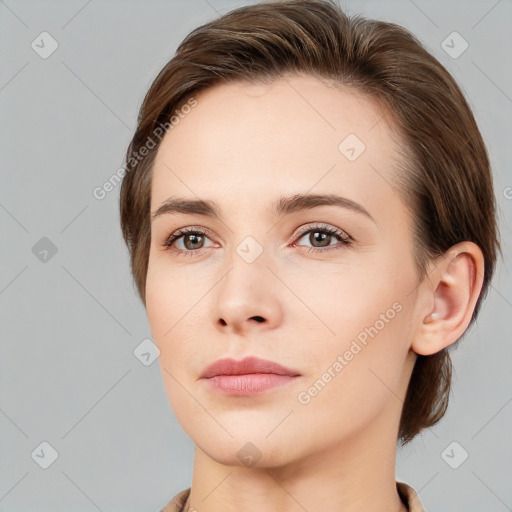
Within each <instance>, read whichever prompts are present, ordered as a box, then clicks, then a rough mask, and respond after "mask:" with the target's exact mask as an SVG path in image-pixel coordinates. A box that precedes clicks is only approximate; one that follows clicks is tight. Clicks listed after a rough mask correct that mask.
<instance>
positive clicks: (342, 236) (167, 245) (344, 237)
mask: <svg viewBox="0 0 512 512" xmlns="http://www.w3.org/2000/svg"><path fill="white" fill-rule="evenodd" d="M310 232H319V233H325V234H328V235H332V236H334V237H336V238H337V239H338V240H339V241H340V242H341V247H340V246H334V247H331V246H327V247H308V248H307V249H308V252H311V251H313V252H317V253H323V252H327V251H331V250H336V249H340V248H344V247H350V246H351V245H352V243H353V241H354V239H353V238H352V237H351V236H350V235H348V234H347V233H345V232H344V231H341V230H340V229H336V228H331V227H329V226H325V225H317V226H307V227H305V228H304V229H302V230H300V231H299V233H297V235H296V240H297V241H298V240H300V239H301V238H302V237H303V236H304V235H305V234H307V233H310ZM190 234H192V235H200V236H207V232H206V231H203V230H202V229H199V228H183V229H180V230H178V232H176V233H173V234H172V235H171V236H169V237H168V238H167V239H166V240H165V241H164V243H163V244H162V245H163V247H164V249H165V250H166V251H171V252H174V253H176V254H179V255H181V254H183V255H184V256H195V255H197V254H198V253H199V251H200V250H201V249H204V248H201V249H195V250H187V251H185V250H183V249H176V248H174V247H173V243H174V242H175V241H177V240H179V239H180V238H182V237H183V236H185V235H190ZM292 246H293V247H296V242H294V243H293V244H292ZM301 247H302V246H301Z"/></svg>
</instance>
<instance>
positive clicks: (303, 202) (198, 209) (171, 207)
mask: <svg viewBox="0 0 512 512" xmlns="http://www.w3.org/2000/svg"><path fill="white" fill-rule="evenodd" d="M317 206H339V207H341V208H345V209H348V210H351V211H353V212H355V213H359V214H361V215H364V216H366V217H368V218H369V219H370V220H372V221H373V222H374V223H375V224H377V222H376V221H375V219H374V218H373V217H372V216H371V215H370V213H369V212H368V211H367V210H366V208H364V207H363V206H362V205H360V204H359V203H356V202H355V201H352V200H351V199H347V198H346V197H341V196H338V195H336V194H295V195H293V196H290V197H281V198H279V199H278V200H277V201H276V202H275V203H273V205H272V212H273V213H274V215H276V216H281V215H287V214H289V213H293V212H298V211H304V210H311V209H313V208H316V207H317ZM177 213H178V214H179V213H182V214H196V215H204V216H207V217H216V218H218V219H221V217H222V215H221V209H220V207H219V206H218V204H217V203H216V202H215V201H211V200H203V199H187V198H181V197H170V198H169V199H166V200H165V201H164V202H163V203H162V204H161V205H160V206H159V208H158V209H157V210H156V211H154V212H153V213H152V215H151V217H152V221H153V220H154V219H155V218H156V217H159V216H160V215H164V214H177Z"/></svg>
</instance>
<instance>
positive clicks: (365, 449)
mask: <svg viewBox="0 0 512 512" xmlns="http://www.w3.org/2000/svg"><path fill="white" fill-rule="evenodd" d="M389 414H390V411H389V410H388V411H387V412H386V411H383V413H382V414H381V416H380V417H378V418H376V420H375V421H374V422H372V424H371V425H370V427H368V428H367V429H366V431H364V432H357V433H356V434H354V435H352V436H351V437H350V438H345V439H344V440H343V442H342V443H338V444H337V445H336V446H325V445H322V446H323V448H322V450H320V451H319V450H316V451H312V452H311V453H309V454H303V456H301V457H300V458H295V459H294V460H293V461H288V462H287V463H286V464H279V463H276V461H275V460H271V459H268V460H267V459H265V458H264V457H263V458H262V459H260V460H259V461H258V462H257V463H256V464H255V465H254V466H252V467H246V466H243V465H241V464H240V461H238V460H237V459H236V458H235V460H233V464H232V465H231V464H226V463H222V464H221V463H219V462H217V461H215V460H214V459H213V458H212V457H210V456H209V455H208V454H207V453H205V452H204V451H203V450H201V449H200V448H199V447H196V449H195V453H194V468H193V478H192V485H191V493H190V498H189V503H190V506H191V507H193V508H192V509H191V510H194V509H196V510H198V511H201V510H208V512H221V511H222V512H231V511H232V512H235V511H237V512H238V511H240V510H243V511H244V512H256V511H258V512H259V511H261V510H265V511H267V512H304V511H305V510H322V512H335V511H336V512H339V511H340V510H342V511H343V512H356V511H361V510H365V511H366V512H373V511H375V512H406V511H407V508H406V507H405V505H404V504H403V503H402V501H401V499H400V496H399V494H398V491H397V489H396V480H395V458H396V429H395V427H397V425H395V424H394V423H392V426H393V428H390V418H389V416H388V415H389ZM393 415H395V416H396V411H393ZM385 440H387V442H386V441H385ZM269 451H271V450H269ZM271 452H272V451H271ZM272 453H275V452H272ZM263 460H265V461H266V462H263ZM223 462H224V461H223Z"/></svg>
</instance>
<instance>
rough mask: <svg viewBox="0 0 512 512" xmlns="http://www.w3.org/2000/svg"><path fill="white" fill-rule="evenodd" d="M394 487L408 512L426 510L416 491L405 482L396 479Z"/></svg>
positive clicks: (424, 511)
mask: <svg viewBox="0 0 512 512" xmlns="http://www.w3.org/2000/svg"><path fill="white" fill-rule="evenodd" d="M396 488H397V491H398V494H399V495H400V497H401V498H402V501H403V502H404V503H405V505H406V506H407V507H408V509H409V512H426V510H425V509H424V508H423V505H422V504H421V501H420V498H419V497H418V494H417V493H416V491H415V490H414V489H413V488H412V487H411V486H410V485H407V484H406V483H405V482H399V481H398V480H397V481H396Z"/></svg>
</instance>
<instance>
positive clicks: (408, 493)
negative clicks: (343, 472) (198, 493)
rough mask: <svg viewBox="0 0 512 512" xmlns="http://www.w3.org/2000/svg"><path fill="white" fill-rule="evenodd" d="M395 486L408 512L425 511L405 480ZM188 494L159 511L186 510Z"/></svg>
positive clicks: (181, 494)
mask: <svg viewBox="0 0 512 512" xmlns="http://www.w3.org/2000/svg"><path fill="white" fill-rule="evenodd" d="M396 488H397V490H398V494H399V496H400V498H401V499H402V501H403V502H404V504H405V506H406V507H407V508H408V510H409V512H426V511H425V509H424V508H423V506H422V504H421V502H420V499H419V497H418V495H417V494H416V491H415V490H414V489H413V488H412V487H411V486H409V485H407V484H406V483H405V482H399V481H398V480H397V481H396ZM189 496H190V487H189V488H188V489H185V490H184V491H181V492H179V493H178V494H176V496H174V498H173V499H172V500H171V501H170V502H169V503H167V505H165V507H164V508H163V509H162V510H161V511H160V512H187V510H188V507H190V503H189Z"/></svg>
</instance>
